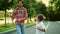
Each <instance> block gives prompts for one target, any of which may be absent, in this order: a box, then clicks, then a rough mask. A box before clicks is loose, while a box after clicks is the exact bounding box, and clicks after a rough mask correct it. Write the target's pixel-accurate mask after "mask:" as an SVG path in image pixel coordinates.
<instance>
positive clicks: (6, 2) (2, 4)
mask: <svg viewBox="0 0 60 34" xmlns="http://www.w3.org/2000/svg"><path fill="white" fill-rule="evenodd" d="M13 3H14V0H0V10H2V11H5V15H4V16H5V26H6V12H7V10H8V9H10V8H11V7H12V6H13Z"/></svg>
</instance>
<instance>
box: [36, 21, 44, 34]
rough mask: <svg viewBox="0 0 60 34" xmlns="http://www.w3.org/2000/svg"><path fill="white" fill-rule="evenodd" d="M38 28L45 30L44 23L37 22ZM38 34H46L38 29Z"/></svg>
mask: <svg viewBox="0 0 60 34" xmlns="http://www.w3.org/2000/svg"><path fill="white" fill-rule="evenodd" d="M36 27H40V29H45V25H44V24H43V21H41V22H40V23H38V22H37V24H36ZM36 34H45V32H43V31H40V30H38V29H36Z"/></svg>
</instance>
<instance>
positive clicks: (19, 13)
mask: <svg viewBox="0 0 60 34" xmlns="http://www.w3.org/2000/svg"><path fill="white" fill-rule="evenodd" d="M27 17H28V15H27V9H26V8H24V7H23V1H20V0H18V7H17V8H16V9H15V10H14V11H13V14H12V17H11V18H12V23H13V24H16V30H17V34H25V27H24V20H26V19H27ZM14 18H15V19H16V21H15V23H14V22H13V21H14Z"/></svg>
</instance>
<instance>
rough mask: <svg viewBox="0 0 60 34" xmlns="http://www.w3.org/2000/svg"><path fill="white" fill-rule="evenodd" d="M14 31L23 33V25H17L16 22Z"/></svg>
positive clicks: (18, 33)
mask: <svg viewBox="0 0 60 34" xmlns="http://www.w3.org/2000/svg"><path fill="white" fill-rule="evenodd" d="M16 31H17V34H25V27H24V26H19V25H18V24H17V23H16Z"/></svg>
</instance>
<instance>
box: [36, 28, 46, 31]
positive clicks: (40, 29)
mask: <svg viewBox="0 0 60 34" xmlns="http://www.w3.org/2000/svg"><path fill="white" fill-rule="evenodd" d="M37 29H38V30H40V31H43V32H45V29H40V27H37Z"/></svg>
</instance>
